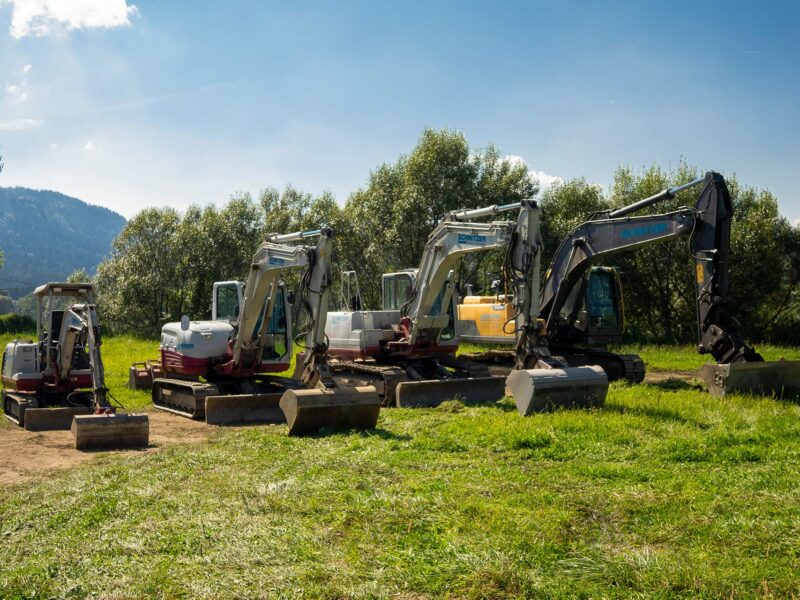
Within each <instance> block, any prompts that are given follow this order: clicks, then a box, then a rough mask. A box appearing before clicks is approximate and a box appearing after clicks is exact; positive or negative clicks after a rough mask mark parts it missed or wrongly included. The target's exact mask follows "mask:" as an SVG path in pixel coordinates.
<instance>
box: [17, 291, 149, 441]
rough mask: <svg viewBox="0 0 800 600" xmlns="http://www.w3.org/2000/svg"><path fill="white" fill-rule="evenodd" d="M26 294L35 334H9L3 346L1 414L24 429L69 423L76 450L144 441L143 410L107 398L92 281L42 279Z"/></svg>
mask: <svg viewBox="0 0 800 600" xmlns="http://www.w3.org/2000/svg"><path fill="white" fill-rule="evenodd" d="M33 295H34V297H35V298H36V339H37V341H35V342H34V341H32V340H15V341H13V342H10V343H9V344H7V345H6V348H5V352H4V353H3V367H2V373H3V375H2V378H3V392H2V395H3V410H4V412H5V415H6V417H7V418H8V419H9V420H11V421H13V422H14V423H16V424H17V425H20V426H21V427H24V428H25V429H27V430H28V431H47V430H54V429H71V431H72V434H73V436H74V437H75V447H76V448H77V449H79V450H90V449H111V448H133V447H140V446H147V444H148V441H149V419H148V417H147V415H143V414H137V415H135V414H120V413H117V412H116V408H115V407H114V406H112V404H111V394H110V392H109V390H108V388H107V387H106V384H105V369H104V367H103V359H102V356H101V353H100V346H101V344H102V339H101V334H100V325H99V323H98V319H97V313H96V311H95V305H94V303H93V287H92V284H90V283H47V284H45V285H42V286H39V287H38V288H36V289H35V290H34V292H33ZM65 300H66V306H64V304H65Z"/></svg>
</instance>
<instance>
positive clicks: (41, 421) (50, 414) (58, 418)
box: [23, 406, 94, 431]
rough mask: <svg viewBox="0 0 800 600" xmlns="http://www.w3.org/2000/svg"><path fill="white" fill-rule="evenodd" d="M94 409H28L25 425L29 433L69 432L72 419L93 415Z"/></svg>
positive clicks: (25, 414)
mask: <svg viewBox="0 0 800 600" xmlns="http://www.w3.org/2000/svg"><path fill="white" fill-rule="evenodd" d="M93 412H94V409H92V408H90V407H88V406H68V407H64V408H28V409H26V410H25V413H24V420H23V425H24V426H25V429H27V430H28V431H53V430H56V429H64V430H67V429H69V428H70V426H71V425H72V418H73V417H75V416H79V415H91V414H92V413H93Z"/></svg>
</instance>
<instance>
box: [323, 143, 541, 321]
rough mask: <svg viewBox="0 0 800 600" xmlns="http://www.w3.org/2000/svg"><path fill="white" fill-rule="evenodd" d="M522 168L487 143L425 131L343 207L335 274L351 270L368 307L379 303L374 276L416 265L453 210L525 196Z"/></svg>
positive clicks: (529, 192)
mask: <svg viewBox="0 0 800 600" xmlns="http://www.w3.org/2000/svg"><path fill="white" fill-rule="evenodd" d="M536 190H537V187H536V185H535V183H534V182H533V181H532V180H531V178H530V176H529V173H528V169H527V167H526V166H525V165H524V164H522V163H512V162H511V161H508V160H503V159H501V157H500V155H499V153H498V151H497V149H496V148H494V147H493V146H489V147H488V148H487V149H486V150H483V151H480V150H474V149H472V148H470V146H469V144H468V142H467V139H466V138H465V137H464V135H463V134H461V133H459V132H455V131H448V130H439V131H436V130H433V129H426V130H425V131H423V133H422V135H421V137H420V139H419V142H418V143H417V146H416V147H415V148H414V150H413V151H412V152H411V153H410V154H409V155H404V156H401V157H400V158H399V159H398V160H397V161H396V162H395V163H391V164H383V165H381V166H380V167H379V168H378V169H376V170H375V171H373V172H372V173H370V176H369V181H368V183H367V186H366V187H365V188H362V189H359V190H357V191H356V192H354V193H353V194H352V195H351V196H350V198H348V200H347V203H346V204H345V207H344V214H345V216H346V217H347V222H348V224H349V227H348V230H347V234H346V235H345V236H340V238H339V239H340V242H339V244H338V249H339V258H340V260H341V261H342V263H343V264H342V269H355V270H356V271H357V272H358V275H359V281H360V284H361V291H362V294H363V295H364V299H365V304H366V305H367V306H370V307H373V308H377V307H379V306H380V294H381V274H383V273H386V272H390V271H395V270H399V269H405V268H412V267H416V266H417V265H419V261H420V259H421V257H422V252H423V249H424V247H425V243H426V241H427V239H428V236H429V235H430V232H431V231H432V230H433V228H434V227H435V226H436V225H437V224H438V223H439V222H440V221H441V220H442V219H443V218H444V216H445V215H446V214H447V213H448V212H449V211H452V210H456V209H459V208H477V207H479V206H486V205H490V204H497V203H503V204H505V203H511V202H516V201H519V200H522V199H525V198H530V197H532V196H533V195H534V194H535V193H536Z"/></svg>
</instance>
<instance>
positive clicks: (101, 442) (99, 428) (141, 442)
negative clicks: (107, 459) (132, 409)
mask: <svg viewBox="0 0 800 600" xmlns="http://www.w3.org/2000/svg"><path fill="white" fill-rule="evenodd" d="M72 435H73V436H74V437H75V448H76V449H78V450H111V449H119V448H142V447H145V446H147V444H148V443H149V441H150V420H149V419H148V417H147V415H121V414H112V415H79V416H76V417H75V418H74V419H73V421H72Z"/></svg>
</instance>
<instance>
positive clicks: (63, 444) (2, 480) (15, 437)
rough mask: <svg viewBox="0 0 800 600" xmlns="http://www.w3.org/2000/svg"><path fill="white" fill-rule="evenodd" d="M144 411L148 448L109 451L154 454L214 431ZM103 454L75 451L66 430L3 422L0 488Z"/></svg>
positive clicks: (186, 421) (73, 443)
mask: <svg viewBox="0 0 800 600" xmlns="http://www.w3.org/2000/svg"><path fill="white" fill-rule="evenodd" d="M145 412H147V415H148V416H149V417H150V445H149V446H148V447H147V448H144V449H141V450H118V451H113V450H112V451H111V452H158V451H159V450H160V449H161V448H163V447H165V446H169V445H172V444H187V443H193V442H202V441H205V440H206V439H208V437H209V436H210V435H211V434H212V433H213V432H214V431H216V427H212V426H209V425H206V424H205V423H204V422H203V421H192V420H191V419H185V418H183V417H179V416H177V415H173V414H169V413H165V412H161V411H155V410H152V411H145ZM3 421H5V419H3ZM107 452H109V451H108V450H104V451H90V452H85V451H80V450H76V449H75V441H74V438H73V437H72V433H70V432H69V431H41V432H33V431H25V430H24V429H21V428H20V427H17V426H16V425H13V424H12V423H10V422H8V421H5V423H4V424H3V425H2V426H0V486H3V485H8V484H13V483H19V482H22V481H29V480H32V479H36V478H38V477H42V476H45V475H46V474H47V473H49V472H51V471H53V470H57V469H66V468H69V467H73V466H75V465H77V464H80V463H82V462H84V461H87V460H92V459H93V458H94V457H96V456H99V455H102V454H106V453H107Z"/></svg>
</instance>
